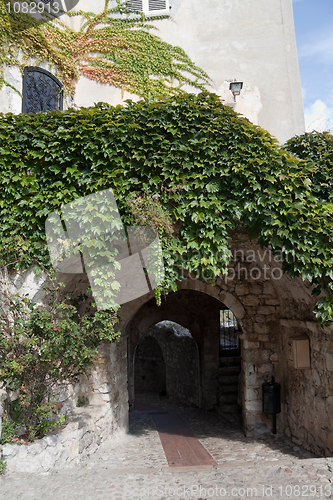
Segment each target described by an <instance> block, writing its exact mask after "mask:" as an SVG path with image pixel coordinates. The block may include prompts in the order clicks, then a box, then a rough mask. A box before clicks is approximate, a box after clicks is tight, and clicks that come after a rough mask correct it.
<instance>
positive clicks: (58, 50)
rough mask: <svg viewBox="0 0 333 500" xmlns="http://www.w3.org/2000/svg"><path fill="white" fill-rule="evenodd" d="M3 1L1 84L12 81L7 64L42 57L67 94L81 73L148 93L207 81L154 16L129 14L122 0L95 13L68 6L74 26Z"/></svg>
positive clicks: (163, 92)
mask: <svg viewBox="0 0 333 500" xmlns="http://www.w3.org/2000/svg"><path fill="white" fill-rule="evenodd" d="M29 1H30V0H29ZM6 3H7V2H6V0H0V66H1V73H0V86H2V85H3V84H6V85H10V84H9V83H8V82H7V81H6V80H5V78H4V71H3V68H4V66H5V65H9V66H11V65H19V66H20V67H21V69H23V67H24V66H26V65H39V64H40V63H41V62H43V61H44V62H47V63H49V64H50V65H52V66H54V67H55V70H56V73H57V76H58V77H59V78H60V80H61V81H62V82H63V84H64V88H65V91H66V92H67V93H70V94H73V93H74V92H75V83H76V81H77V80H78V78H79V77H80V75H84V76H86V77H88V78H90V79H91V80H95V81H98V82H100V83H106V84H109V85H113V86H115V87H118V88H121V89H122V90H127V91H129V92H132V93H134V94H137V95H139V96H146V97H157V96H163V95H164V96H169V95H174V94H176V93H178V92H182V87H183V86H184V85H185V84H188V85H191V86H193V87H196V88H198V89H203V88H204V85H205V84H206V83H208V81H209V79H208V76H207V75H206V74H205V72H204V71H203V70H201V69H200V68H198V67H197V66H196V65H195V64H194V63H193V62H192V61H191V59H190V58H189V57H188V56H187V55H186V53H185V52H184V50H183V49H181V48H180V47H174V46H172V45H170V44H168V43H166V42H164V41H163V40H162V39H161V38H159V37H158V36H157V35H156V34H154V33H153V30H155V31H157V29H156V27H155V26H153V25H152V24H151V21H152V20H153V19H155V20H156V18H154V17H151V18H149V19H146V18H145V16H144V15H143V14H141V15H136V16H134V17H133V15H131V16H130V15H129V14H128V13H127V11H126V7H125V4H124V2H123V0H117V5H116V6H113V7H110V3H111V1H110V0H106V1H105V4H104V8H103V10H102V11H101V12H99V13H93V12H83V11H82V10H80V11H77V12H75V11H70V12H68V14H67V15H68V16H69V17H71V18H75V17H78V18H80V20H81V28H80V29H78V30H77V31H76V30H75V29H74V28H71V27H69V26H68V25H67V24H65V23H64V22H63V21H62V19H61V18H60V19H52V22H51V18H50V16H49V15H48V14H47V13H45V14H43V17H42V18H41V19H40V20H37V19H34V18H33V17H32V16H30V15H29V14H24V13H22V12H19V13H15V12H14V10H13V9H12V10H10V12H8V9H7V7H6ZM48 16H49V18H50V20H49V22H45V21H46V20H47V17H48ZM162 17H163V16H162ZM164 17H168V16H164ZM45 18H46V19H45Z"/></svg>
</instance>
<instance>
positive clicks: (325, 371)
mask: <svg viewBox="0 0 333 500" xmlns="http://www.w3.org/2000/svg"><path fill="white" fill-rule="evenodd" d="M230 248H231V251H232V255H233V258H232V260H231V262H230V269H229V274H228V275H227V276H221V277H219V278H218V279H217V280H216V283H215V286H212V285H210V284H208V283H206V282H204V281H203V280H201V279H200V277H195V278H194V277H191V276H189V275H188V274H186V273H185V272H184V277H183V279H182V280H181V281H180V282H179V283H178V291H177V292H176V293H170V294H169V295H168V296H167V298H166V299H164V300H163V301H162V305H161V306H157V305H156V302H155V299H154V294H153V293H151V294H147V295H146V296H143V297H140V298H139V299H137V300H135V301H132V302H131V303H129V304H124V305H123V306H122V307H121V310H120V313H119V314H120V317H121V324H120V327H121V331H122V344H121V347H120V348H116V346H111V356H110V351H109V347H106V346H101V357H100V360H99V361H98V362H97V363H96V365H95V367H94V369H93V370H92V372H91V373H87V375H86V376H85V377H83V378H82V379H81V381H80V383H79V384H78V385H77V386H76V387H73V388H72V389H71V392H70V393H63V394H62V395H59V401H60V400H61V402H62V404H63V405H64V411H65V410H66V408H67V411H70V409H72V410H73V409H75V404H76V401H77V398H78V396H80V395H81V396H86V397H88V399H89V404H91V405H97V406H98V405H102V406H103V405H105V408H107V407H108V408H110V412H111V415H112V418H111V420H110V425H109V427H108V428H107V431H105V432H106V433H107V434H110V433H113V432H115V431H117V428H118V427H119V428H125V427H126V425H125V422H127V408H128V403H127V398H128V397H129V402H130V404H132V403H133V398H134V373H133V361H134V353H135V348H136V346H137V345H138V344H139V342H140V340H141V339H142V338H144V337H145V336H146V335H151V332H152V330H149V329H150V328H151V327H154V325H156V324H157V323H159V322H161V321H164V320H168V321H173V322H176V323H178V325H182V326H183V327H184V328H186V329H188V330H189V331H190V332H191V335H192V337H193V339H194V340H191V342H192V345H193V346H194V345H196V346H197V356H198V358H197V359H198V365H193V366H192V367H191V366H190V363H189V359H190V358H191V359H192V360H194V359H195V354H194V352H195V351H194V348H193V350H192V353H193V354H191V355H190V356H189V358H188V360H187V361H185V365H184V359H183V360H182V359H181V356H180V353H182V352H183V351H184V350H186V349H187V347H186V348H185V347H184V346H182V342H184V343H186V342H188V340H186V337H184V338H182V337H177V338H176V336H175V334H174V333H173V334H171V333H170V332H169V333H167V332H166V331H164V333H163V335H161V334H160V333H159V334H158V335H160V336H159V337H158V335H157V333H156V334H155V333H154V335H153V336H154V337H155V338H156V340H157V341H158V342H159V345H160V347H161V349H162V352H163V356H164V360H165V363H166V366H170V371H171V372H172V373H174V374H176V373H179V376H180V378H182V383H183V386H182V387H183V388H182V387H181V384H180V382H179V381H177V379H176V378H174V379H173V382H172V383H171V382H170V381H169V391H170V393H171V392H172V395H173V397H174V398H175V399H177V398H178V401H180V402H182V403H183V404H184V403H185V404H196V405H197V404H198V401H199V404H198V406H200V407H203V408H204V409H205V410H208V409H213V408H216V407H217V405H218V396H217V394H218V380H217V379H218V370H219V311H220V309H221V308H224V307H227V308H228V309H230V310H231V311H232V312H233V313H234V314H235V316H236V318H237V320H238V324H239V326H240V330H239V336H240V338H241V339H242V343H241V345H242V352H241V357H242V375H241V378H242V391H241V392H242V412H243V426H244V433H245V435H248V436H249V435H258V434H260V433H263V432H271V430H272V417H271V416H269V415H265V414H264V413H263V412H262V394H261V391H262V383H263V382H264V381H265V379H267V378H270V377H271V375H274V376H275V379H276V381H277V382H279V383H280V384H281V401H282V411H281V413H280V414H279V415H278V416H277V430H278V432H286V433H287V434H288V435H290V436H291V438H292V439H293V440H294V441H295V442H297V443H298V444H301V445H302V446H304V447H306V448H308V449H310V450H312V451H314V452H316V453H319V454H326V455H331V454H332V453H333V446H332V440H333V436H332V424H333V422H332V415H333V407H332V405H333V390H332V377H333V375H332V373H333V328H332V327H327V328H322V327H321V326H320V325H319V323H318V322H317V321H316V318H315V316H314V314H313V312H312V311H313V308H314V305H315V300H316V299H315V297H313V296H312V295H311V287H310V286H309V284H308V283H307V282H303V281H302V280H301V279H300V278H297V279H292V278H290V277H289V276H288V275H287V274H282V272H281V263H280V262H279V261H278V256H276V255H274V254H273V253H272V252H271V251H270V250H269V249H261V248H260V247H259V246H258V245H256V243H255V242H250V241H249V239H248V237H247V236H246V234H241V233H237V234H233V235H232V242H231V247H230ZM63 278H65V279H64V281H65V282H66V284H67V287H66V289H65V292H66V291H70V293H71V294H75V293H78V292H79V291H80V290H82V288H83V287H84V286H85V285H84V279H83V277H82V276H79V275H78V276H75V275H67V277H66V276H65V277H63ZM66 280H67V281H66ZM17 283H19V281H17ZM27 283H33V284H34V286H33V287H32V288H31V294H30V295H31V296H32V297H33V296H34V297H38V296H39V295H38V294H40V292H39V291H38V286H40V282H39V280H37V281H36V279H34V278H33V276H32V275H30V274H29V273H27V275H26V280H24V279H23V278H22V280H21V282H20V287H19V288H20V289H21V290H27V289H28V288H29V287H28V285H27ZM161 331H162V330H161ZM149 332H150V333H149ZM302 334H306V335H308V337H309V339H310V350H311V352H310V354H311V367H310V368H308V369H296V368H294V367H293V365H292V364H291V363H290V361H289V355H288V345H289V340H290V337H292V336H295V335H302ZM163 339H164V340H163ZM165 339H168V340H167V341H166V340H165ZM189 339H191V338H189ZM194 341H195V342H194ZM193 342H194V343H193ZM184 345H185V344H184ZM178 348H179V351H178ZM113 349H115V350H114V351H113ZM117 349H118V350H117ZM112 353H113V354H112ZM114 356H115V357H114ZM195 366H198V372H199V376H198V377H197V378H196V377H195V373H196V370H197V368H196V367H195ZM127 368H128V379H127V373H126V370H127ZM166 371H167V370H166ZM127 380H128V382H129V384H128V387H127ZM196 380H198V392H196V391H197V389H196V386H195V384H196ZM167 385H168V382H167ZM171 387H174V389H171ZM184 387H186V388H187V389H185V390H184ZM189 388H192V389H193V390H194V389H195V393H196V394H197V393H198V394H199V395H198V399H195V397H197V396H194V393H191V392H189V395H187V394H185V393H186V392H188V391H189V390H190V389H189ZM182 391H183V392H182ZM186 397H187V400H186ZM92 407H93V406H91V408H92ZM117 422H119V423H117ZM103 432H104V431H103Z"/></svg>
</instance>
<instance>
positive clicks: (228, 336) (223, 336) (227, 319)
mask: <svg viewBox="0 0 333 500" xmlns="http://www.w3.org/2000/svg"><path fill="white" fill-rule="evenodd" d="M237 331H238V323H237V319H236V318H235V316H234V314H233V312H232V311H230V309H223V310H221V311H220V349H221V350H223V351H225V350H231V349H238V347H239V338H238V336H237Z"/></svg>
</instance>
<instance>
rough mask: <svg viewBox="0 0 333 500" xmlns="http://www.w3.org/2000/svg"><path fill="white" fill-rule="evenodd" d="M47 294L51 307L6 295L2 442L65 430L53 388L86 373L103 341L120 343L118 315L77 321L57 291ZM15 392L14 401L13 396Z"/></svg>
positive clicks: (0, 331)
mask: <svg viewBox="0 0 333 500" xmlns="http://www.w3.org/2000/svg"><path fill="white" fill-rule="evenodd" d="M49 292H50V301H49V304H47V305H34V304H33V303H32V302H31V301H29V300H28V299H27V298H26V297H25V298H23V299H22V298H19V297H18V296H11V295H10V294H9V293H8V292H6V291H3V292H2V293H3V298H4V299H5V301H3V302H2V307H1V316H0V382H1V383H2V385H3V388H5V389H6V391H7V393H8V398H7V400H6V405H5V409H6V418H7V420H6V419H5V425H4V433H3V436H2V441H3V442H6V440H9V441H13V440H14V438H15V437H16V436H17V434H18V429H19V428H22V427H23V429H24V431H23V434H24V437H25V439H28V440H30V441H31V440H34V439H36V438H38V437H43V436H44V435H45V434H46V433H47V432H48V431H49V430H50V429H53V428H56V427H58V426H59V425H61V424H62V423H63V421H64V417H60V418H59V417H57V413H58V406H57V403H56V402H55V401H54V400H53V399H52V393H53V391H54V389H55V388H56V387H58V386H59V385H61V384H63V383H64V381H66V382H73V381H75V380H76V379H77V377H78V376H79V375H80V374H81V373H84V371H85V369H86V367H87V366H89V365H90V364H91V363H92V362H93V361H94V360H95V359H96V356H97V354H98V352H97V347H98V345H99V344H100V342H101V341H102V340H109V341H115V340H116V339H117V338H118V334H116V333H115V332H114V329H113V325H114V324H115V323H116V321H117V317H116V314H115V313H111V312H108V311H102V312H96V313H95V314H93V315H91V316H79V315H78V314H77V309H76V308H75V307H74V306H72V305H70V304H68V303H67V302H66V300H64V299H60V297H59V296H58V292H59V290H58V288H57V287H55V288H51V289H49ZM15 393H17V394H16V396H17V398H16V399H15V397H10V395H11V394H12V395H13V394H14V395H15ZM13 436H14V437H13Z"/></svg>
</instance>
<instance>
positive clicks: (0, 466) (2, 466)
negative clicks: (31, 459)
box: [0, 458, 7, 476]
mask: <svg viewBox="0 0 333 500" xmlns="http://www.w3.org/2000/svg"><path fill="white" fill-rule="evenodd" d="M6 467H7V462H6V460H5V459H4V458H0V476H1V474H4V473H5V472H6Z"/></svg>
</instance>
